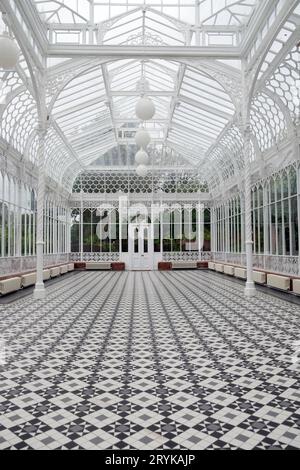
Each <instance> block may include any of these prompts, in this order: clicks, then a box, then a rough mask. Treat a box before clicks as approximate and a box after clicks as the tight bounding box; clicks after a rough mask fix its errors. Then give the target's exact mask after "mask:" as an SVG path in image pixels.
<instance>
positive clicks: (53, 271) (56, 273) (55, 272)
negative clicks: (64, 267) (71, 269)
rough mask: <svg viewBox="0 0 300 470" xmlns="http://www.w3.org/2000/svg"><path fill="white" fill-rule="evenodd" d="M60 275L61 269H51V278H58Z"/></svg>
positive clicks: (57, 267)
mask: <svg viewBox="0 0 300 470" xmlns="http://www.w3.org/2000/svg"><path fill="white" fill-rule="evenodd" d="M59 275H60V267H59V266H56V267H55V268H50V276H51V278H53V277H57V276H59Z"/></svg>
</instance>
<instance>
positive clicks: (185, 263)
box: [172, 260, 198, 269]
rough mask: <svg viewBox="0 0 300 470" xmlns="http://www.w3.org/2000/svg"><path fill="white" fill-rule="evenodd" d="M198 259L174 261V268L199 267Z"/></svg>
mask: <svg viewBox="0 0 300 470" xmlns="http://www.w3.org/2000/svg"><path fill="white" fill-rule="evenodd" d="M197 268H198V264H197V261H181V260H180V261H172V269H197Z"/></svg>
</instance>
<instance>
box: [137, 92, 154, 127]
mask: <svg viewBox="0 0 300 470" xmlns="http://www.w3.org/2000/svg"><path fill="white" fill-rule="evenodd" d="M135 112H136V115H137V117H138V118H139V119H140V120H141V121H149V120H150V119H152V118H153V116H154V114H155V106H154V103H153V101H152V100H150V98H147V97H146V96H142V97H141V98H140V99H139V101H138V102H137V104H136V106H135Z"/></svg>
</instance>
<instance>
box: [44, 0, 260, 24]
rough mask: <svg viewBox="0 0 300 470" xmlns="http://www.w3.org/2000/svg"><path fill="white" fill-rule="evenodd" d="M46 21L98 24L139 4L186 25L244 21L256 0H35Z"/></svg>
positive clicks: (239, 22) (250, 13)
mask: <svg viewBox="0 0 300 470" xmlns="http://www.w3.org/2000/svg"><path fill="white" fill-rule="evenodd" d="M35 3H36V6H37V8H38V10H39V12H40V14H41V17H42V19H43V21H45V22H46V23H74V24H78V23H83V22H90V23H101V22H103V21H106V20H109V19H111V18H114V17H116V16H118V15H122V14H124V13H127V12H129V11H133V10H136V9H137V8H139V7H140V6H146V7H151V8H152V9H153V10H155V11H158V12H162V13H164V14H165V15H168V16H170V18H174V19H177V20H180V21H182V22H185V23H189V24H192V25H194V24H205V25H224V26H227V25H235V26H241V25H244V24H246V23H247V21H248V20H249V18H250V17H251V15H252V13H253V10H254V8H255V6H256V5H257V3H258V0H239V1H237V0H199V1H198V0H197V1H195V0H194V1H193V0H168V1H166V0H101V1H98V0H60V1H57V0H52V1H49V0H35Z"/></svg>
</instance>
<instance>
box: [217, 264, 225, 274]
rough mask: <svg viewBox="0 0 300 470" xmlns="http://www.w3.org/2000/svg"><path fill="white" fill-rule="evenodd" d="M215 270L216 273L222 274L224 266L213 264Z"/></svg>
mask: <svg viewBox="0 0 300 470" xmlns="http://www.w3.org/2000/svg"><path fill="white" fill-rule="evenodd" d="M215 270H216V271H217V272H218V273H223V272H224V265H223V264H219V263H216V264H215Z"/></svg>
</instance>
